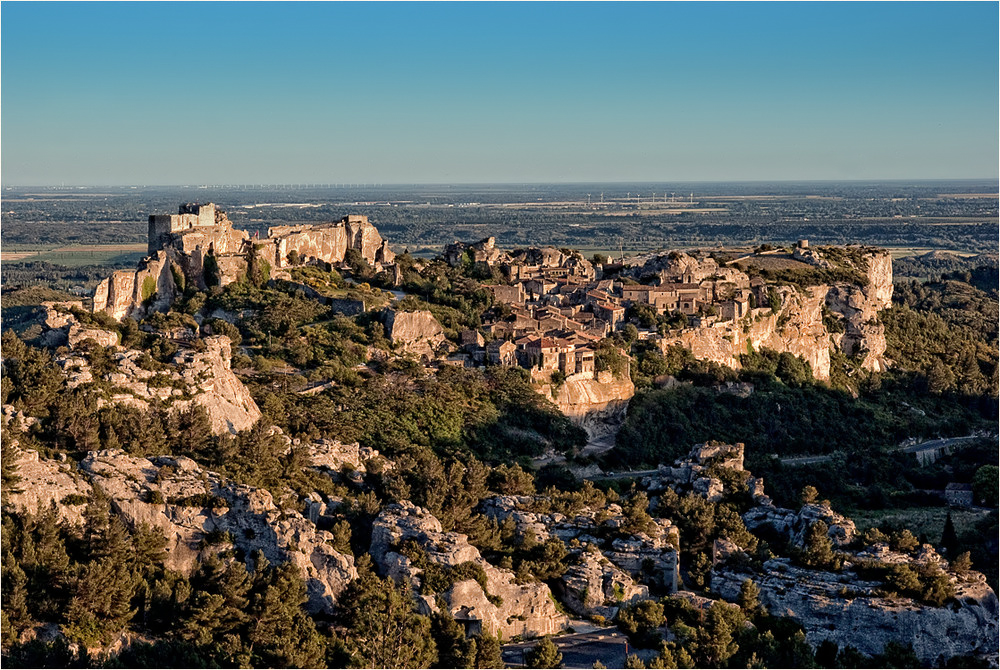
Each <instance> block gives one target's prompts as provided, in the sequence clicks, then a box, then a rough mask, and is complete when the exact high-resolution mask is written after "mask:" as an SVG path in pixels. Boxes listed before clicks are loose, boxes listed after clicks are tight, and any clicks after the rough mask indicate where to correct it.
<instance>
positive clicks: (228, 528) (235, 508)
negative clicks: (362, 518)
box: [80, 451, 357, 612]
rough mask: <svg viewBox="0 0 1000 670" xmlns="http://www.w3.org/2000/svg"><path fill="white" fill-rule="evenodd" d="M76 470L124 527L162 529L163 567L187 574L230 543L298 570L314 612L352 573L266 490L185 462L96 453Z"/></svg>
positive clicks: (329, 602)
mask: <svg viewBox="0 0 1000 670" xmlns="http://www.w3.org/2000/svg"><path fill="white" fill-rule="evenodd" d="M80 470H81V472H82V473H84V475H85V476H87V477H88V478H89V479H90V481H91V483H92V484H94V485H96V486H100V487H101V488H102V489H103V490H104V492H105V493H106V494H107V495H108V497H109V498H110V500H111V505H112V508H113V509H114V510H115V511H117V512H118V513H120V514H121V515H122V517H123V518H124V520H125V521H126V522H127V523H128V524H129V525H130V526H132V527H135V526H138V525H140V524H143V523H145V524H149V526H151V527H152V528H155V529H158V530H160V531H161V532H162V533H163V535H164V537H166V539H167V556H166V559H165V561H164V564H165V565H166V567H167V568H169V569H172V570H178V571H180V572H183V573H185V574H187V573H190V572H191V571H192V570H193V569H194V567H195V563H196V561H197V560H198V558H200V557H202V556H205V555H206V554H208V553H218V552H220V551H225V550H227V549H231V548H233V547H236V548H238V549H240V550H241V551H242V552H243V553H244V554H245V555H246V556H248V557H252V556H253V554H254V552H256V551H260V552H262V553H263V555H264V557H265V558H267V560H268V561H269V562H271V563H274V564H281V563H285V562H291V563H292V564H293V565H295V567H297V568H298V569H299V571H300V572H301V573H302V577H303V579H305V581H306V587H307V590H308V594H309V602H308V605H307V606H308V608H309V609H310V610H311V611H313V612H320V611H330V610H332V609H333V607H334V606H335V604H336V599H337V596H338V595H339V594H340V592H341V591H343V589H344V588H345V587H346V586H347V583H348V582H349V581H351V580H352V579H354V578H356V577H357V571H356V570H355V568H354V559H353V557H351V556H345V555H344V554H341V553H339V552H338V551H336V550H335V549H333V547H332V546H331V543H332V540H333V535H332V534H331V533H328V532H326V531H320V530H317V529H316V527H315V525H313V524H312V523H310V522H309V521H308V520H307V519H305V518H304V517H303V516H302V515H301V514H299V513H298V512H296V511H294V510H289V509H279V508H278V507H277V506H275V504H274V501H273V500H272V498H271V494H270V493H269V492H268V491H266V490H264V489H258V488H255V487H252V486H243V485H238V484H233V483H229V482H226V481H225V480H223V478H222V477H220V476H219V475H218V474H216V473H214V472H210V471H206V470H203V469H202V468H201V467H199V466H198V465H197V464H196V463H195V462H194V461H192V460H191V459H188V458H183V457H177V458H173V457H168V456H160V457H154V458H135V457H131V456H128V455H126V454H125V453H123V452H120V451H98V452H91V453H89V454H88V455H87V457H86V458H84V460H83V461H82V462H81V463H80Z"/></svg>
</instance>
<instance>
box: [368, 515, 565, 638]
mask: <svg viewBox="0 0 1000 670" xmlns="http://www.w3.org/2000/svg"><path fill="white" fill-rule="evenodd" d="M407 540H413V541H415V542H416V543H417V544H418V545H419V546H420V547H421V548H422V549H423V550H424V551H425V552H426V554H427V559H428V560H429V561H430V562H431V563H434V564H437V565H442V566H449V567H454V566H457V565H459V564H462V563H466V562H471V563H473V564H475V565H477V566H479V567H480V568H481V569H482V571H483V572H484V573H485V575H486V589H485V590H484V589H483V586H482V585H481V584H479V583H478V582H477V581H476V580H475V579H465V580H460V581H456V582H455V583H454V584H453V585H452V586H451V587H450V588H449V589H448V590H447V591H446V592H444V593H439V594H436V595H438V596H440V597H441V598H442V599H443V600H444V602H445V603H446V604H447V606H448V607H449V608H450V609H451V611H452V614H459V613H460V616H461V618H463V619H466V620H476V621H479V622H481V623H480V625H481V626H482V630H483V631H484V632H487V633H489V634H491V635H496V634H497V633H502V634H503V636H504V637H512V636H514V635H523V636H528V637H534V636H539V635H550V634H552V633H556V632H559V631H561V630H562V629H563V628H565V627H566V625H567V623H568V620H567V618H566V616H565V615H564V614H561V613H560V612H559V611H558V610H557V609H556V607H555V604H554V603H553V601H552V596H551V592H550V591H549V587H548V586H546V585H545V584H542V583H540V582H534V583H528V584H518V583H517V582H516V581H515V579H514V573H513V572H511V571H510V570H503V569H500V568H496V567H494V566H493V565H491V564H490V563H489V562H487V561H486V560H484V559H483V558H482V556H480V554H479V550H478V549H476V548H475V547H473V546H472V545H470V544H469V543H468V538H467V537H466V536H465V535H462V534H461V533H444V532H442V531H441V523H440V522H439V521H438V520H437V519H436V518H434V516H433V515H431V513H430V512H428V511H427V510H425V509H423V508H422V507H417V506H416V505H414V504H413V503H411V502H409V501H402V502H399V503H393V504H391V505H389V506H387V507H386V508H385V509H384V510H383V511H382V513H381V514H379V516H378V518H377V519H376V520H375V523H374V525H373V527H372V545H371V555H372V559H373V561H374V563H375V565H376V566H377V567H378V569H379V570H380V571H381V572H382V573H383V574H386V575H389V576H391V577H393V578H394V579H396V580H397V581H400V582H403V581H409V582H410V583H411V584H412V585H413V586H414V588H415V590H419V588H418V587H419V585H420V570H419V569H417V568H415V567H414V566H413V565H412V564H411V562H410V560H409V559H408V558H407V557H406V556H404V555H402V554H400V553H399V552H398V551H396V549H398V548H399V546H400V545H401V544H402V543H403V542H405V541H407ZM419 604H420V606H421V608H422V609H423V610H424V611H425V612H430V611H433V610H434V609H435V608H436V605H435V604H434V602H433V599H432V598H430V597H428V596H422V597H420V598H419Z"/></svg>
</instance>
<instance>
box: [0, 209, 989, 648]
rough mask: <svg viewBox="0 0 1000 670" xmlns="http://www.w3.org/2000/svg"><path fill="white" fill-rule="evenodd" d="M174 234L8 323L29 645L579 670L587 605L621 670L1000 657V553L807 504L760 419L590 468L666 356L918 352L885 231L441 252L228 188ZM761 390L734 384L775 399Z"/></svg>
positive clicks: (14, 585)
mask: <svg viewBox="0 0 1000 670" xmlns="http://www.w3.org/2000/svg"><path fill="white" fill-rule="evenodd" d="M148 230H149V241H148V255H147V257H146V258H145V259H144V260H143V261H142V262H141V263H140V264H139V266H138V267H137V268H136V269H135V270H121V271H117V272H115V273H114V274H112V275H111V276H110V277H109V278H107V279H106V280H104V281H103V282H101V283H100V284H99V285H98V287H97V290H96V292H95V294H94V296H93V300H92V303H91V304H90V305H89V307H90V309H87V307H88V305H86V304H85V303H84V302H83V301H77V302H72V303H71V302H58V301H50V302H46V303H45V304H44V305H42V308H41V313H40V319H41V323H40V326H39V329H38V336H37V337H36V338H34V339H33V340H32V341H30V342H24V341H21V340H20V339H17V338H16V337H14V336H13V335H7V334H5V336H4V338H5V339H4V346H5V351H4V371H5V372H4V374H5V377H4V388H5V391H4V405H3V416H4V420H3V423H4V431H5V432H4V449H5V452H4V464H5V471H4V503H3V504H4V508H5V514H7V513H10V514H12V515H15V517H16V518H15V520H12V521H9V522H8V521H5V543H7V542H8V539H7V538H8V537H11V538H14V539H12V540H11V541H10V548H6V546H5V550H4V551H5V568H4V569H5V577H4V581H5V589H7V588H8V585H10V586H9V589H10V593H11V595H10V597H9V598H8V596H7V595H5V602H4V614H5V620H4V621H5V622H4V639H5V642H4V644H5V645H7V648H10V645H12V644H15V643H16V644H15V646H17V645H20V646H17V648H18V649H19V650H20V651H19V652H18V653H22V654H25V656H23V657H19V658H23V659H27V660H25V663H27V664H29V665H30V661H31V659H35V660H37V659H38V658H40V657H32V656H29V655H27V654H29V653H35V652H32V651H31V650H32V649H35V647H30V646H29V645H31V644H36V645H37V644H42V645H50V646H49V647H46V649H49V651H50V652H51V650H52V649H56V647H55V646H51V645H59V644H62V645H64V646H63V647H60V649H65V650H67V651H66V652H65V653H67V654H70V653H73V654H79V653H81V651H88V652H89V653H90V654H91V655H92V656H93V657H95V658H96V657H101V658H111V657H112V655H114V654H121V656H120V658H121V659H126V660H124V661H121V662H123V663H124V664H125V665H128V664H129V659H131V660H132V661H134V662H135V663H138V662H139V660H141V659H142V658H146V657H141V658H140V656H138V654H150V656H149V658H156V656H155V654H157V653H161V654H167V655H170V654H172V653H175V652H176V653H180V652H183V653H185V654H189V656H185V657H184V658H185V659H187V661H185V662H189V663H192V664H202V663H206V664H207V663H217V664H243V665H270V666H285V665H291V666H299V667H319V666H322V665H327V666H329V667H347V666H350V667H426V666H429V665H432V664H437V665H440V666H441V667H503V666H504V665H505V664H510V665H524V664H526V663H527V664H528V665H530V666H531V667H552V666H556V665H558V663H559V660H558V658H557V657H556V656H555V654H556V651H554V650H555V649H556V647H555V645H553V644H552V643H551V642H550V641H549V640H548V638H547V637H546V636H552V635H559V636H566V637H563V638H557V639H562V640H564V641H563V642H562V643H561V644H564V645H565V644H567V643H566V642H565V640H566V639H569V638H572V637H573V636H574V635H578V634H586V633H587V631H596V633H595V635H597V634H600V636H602V637H600V640H603V642H602V643H601V644H596V645H595V646H594V647H593V650H592V651H590V652H587V653H589V654H590V655H589V656H586V665H587V666H589V665H591V664H593V663H594V662H596V661H600V662H602V663H605V664H610V667H622V665H623V664H625V663H628V664H629V665H628V666H627V667H694V666H695V665H697V666H698V667H702V666H704V667H719V666H726V667H730V666H732V667H749V666H752V667H756V666H757V665H760V664H764V663H767V664H770V665H771V666H778V667H781V666H787V667H792V666H795V665H798V664H803V667H804V666H806V665H809V666H810V667H811V665H812V664H817V665H822V664H825V665H826V666H830V667H833V666H837V667H850V666H851V664H858V663H869V664H879V663H883V664H889V663H897V662H899V663H903V664H907V663H908V664H911V665H914V664H922V665H934V664H937V665H941V664H945V663H948V662H949V660H950V659H957V662H969V663H983V662H985V663H994V664H995V663H996V658H997V656H996V655H997V646H996V638H997V632H998V613H997V599H996V595H995V593H994V591H993V589H992V588H991V587H990V586H989V584H988V583H987V579H986V577H985V576H984V575H983V574H981V573H980V572H978V571H976V570H974V569H972V567H971V563H970V560H971V559H970V558H969V554H968V553H965V554H962V553H960V552H957V551H955V550H954V547H951V548H945V549H941V548H940V547H937V548H936V547H935V546H933V544H932V543H931V542H930V541H923V540H927V538H918V537H916V536H915V535H914V534H913V533H911V532H910V531H909V530H906V529H890V530H887V531H886V532H882V531H881V530H879V528H877V527H872V528H869V529H868V530H866V531H863V532H862V531H859V530H858V528H857V527H856V525H855V523H854V521H852V520H851V519H850V518H847V517H846V516H844V515H843V514H840V513H838V512H837V511H835V510H834V508H833V505H832V504H831V503H830V502H829V501H827V500H822V499H820V498H819V497H818V495H817V491H816V489H815V488H813V487H812V486H808V487H805V488H804V489H803V490H802V494H801V500H799V501H798V502H797V503H790V502H788V501H785V502H775V500H773V499H772V497H771V496H772V495H773V493H770V492H769V489H768V485H766V483H765V481H764V480H763V479H762V478H761V477H757V476H755V475H754V474H752V473H751V472H750V471H749V470H748V467H747V465H746V460H747V459H748V458H749V457H750V454H749V453H748V452H749V447H746V446H745V445H744V444H743V443H740V442H735V441H730V442H723V441H718V440H709V441H700V440H699V441H698V442H694V441H692V442H688V443H687V444H685V445H684V449H683V452H682V453H680V454H679V455H678V456H677V457H676V458H675V457H670V458H667V457H660V458H659V459H658V461H657V462H656V463H654V464H653V467H652V469H649V470H645V471H642V472H636V473H632V474H630V473H620V474H618V475H616V474H614V473H612V472H605V471H604V470H602V469H601V468H600V467H598V465H597V463H596V462H589V463H582V459H583V457H584V456H585V455H586V454H588V451H589V453H590V454H600V453H606V452H607V453H612V454H613V453H614V451H615V450H616V449H622V448H626V447H629V446H632V445H628V444H624V443H622V442H619V443H618V445H616V444H615V435H616V433H617V432H618V431H619V430H620V429H621V428H622V424H623V422H624V421H625V420H626V418H627V416H628V412H629V405H630V401H631V400H632V399H633V397H634V396H636V383H635V382H634V381H633V377H634V375H633V372H634V369H633V366H637V365H639V364H640V363H639V362H637V361H647V360H649V359H642V358H640V356H639V355H638V354H637V352H646V353H647V354H648V355H649V356H650V357H651V358H655V359H656V360H658V361H664V360H666V357H668V356H674V357H675V358H683V360H685V361H694V362H695V363H697V364H698V365H702V366H704V369H706V370H710V371H711V370H722V369H730V370H731V369H738V368H739V367H740V366H741V365H742V364H744V362H745V361H747V360H750V359H748V356H752V355H755V354H759V355H760V356H761V357H764V358H765V359H766V357H767V356H773V357H774V360H776V361H778V363H777V364H776V366H777V367H776V369H777V371H778V372H780V373H781V374H783V375H785V374H787V375H791V374H795V375H798V377H797V379H798V380H799V381H798V382H797V383H805V382H804V381H802V380H807V381H808V382H809V383H812V382H813V381H815V380H819V381H820V382H822V383H825V382H827V381H829V380H830V379H831V377H832V375H833V367H832V363H831V361H832V360H833V359H837V360H839V361H841V363H840V364H841V365H844V364H847V365H850V366H852V368H851V369H852V370H853V371H856V372H857V374H858V375H862V374H869V373H871V374H877V373H880V372H882V371H885V370H886V369H887V368H889V366H890V364H891V361H889V360H888V359H887V357H886V355H885V352H886V335H885V326H884V324H883V323H882V322H881V321H880V319H879V313H880V311H881V310H884V309H885V308H887V307H889V306H890V304H891V299H892V293H893V284H892V263H891V260H890V257H889V255H888V253H887V252H885V251H884V250H881V249H875V248H869V247H813V246H811V245H810V244H809V242H808V241H806V240H800V241H798V242H797V243H796V244H795V245H794V246H792V247H791V248H773V247H761V248H758V249H754V250H742V251H725V250H714V251H711V252H697V251H691V252H682V251H670V252H664V253H655V254H648V255H643V256H634V257H631V258H619V259H617V260H614V259H610V258H607V257H599V256H595V257H593V258H591V259H586V258H584V257H583V256H582V255H581V254H580V253H578V252H575V251H573V250H569V249H556V248H551V247H545V248H527V249H513V250H509V251H507V250H503V249H500V248H498V247H497V246H496V242H495V240H494V239H493V238H487V239H484V240H482V241H479V242H474V243H463V242H455V243H453V244H450V245H448V246H446V247H445V248H444V249H443V251H442V253H441V254H440V256H439V257H437V258H433V259H426V258H414V257H413V256H411V255H410V254H409V253H407V252H405V251H401V252H398V253H397V252H394V251H393V250H392V249H391V248H390V245H389V243H388V241H387V240H385V239H383V238H382V236H381V235H380V233H379V231H378V230H377V229H376V227H375V226H374V225H372V224H371V223H370V222H369V221H368V220H367V219H366V218H365V217H363V216H356V215H348V216H345V217H343V218H342V219H341V220H339V221H335V222H329V223H322V224H316V225H295V226H277V227H271V228H270V229H269V230H268V231H267V234H266V236H264V237H260V236H257V235H254V236H251V235H250V234H248V233H247V232H246V231H241V230H238V229H236V228H234V227H233V225H232V223H231V222H230V221H229V219H228V218H227V216H226V214H225V212H223V211H222V210H221V209H220V208H218V207H216V206H215V205H213V204H186V205H182V206H181V207H180V209H179V212H178V214H172V215H162V216H161V215H153V216H150V217H149V228H148ZM397 251H398V250H397ZM650 352H652V353H650ZM279 356H280V357H281V358H280V361H279ZM767 360H771V359H767ZM845 361H846V363H844V362H845ZM712 366H715V367H714V368H713V367H712ZM781 366H784V367H781ZM787 378H789V379H790V378H791V377H787ZM646 383H647V386H648V387H649V388H650V389H659V390H669V389H670V388H674V387H676V386H678V385H679V384H680V382H678V380H677V379H676V378H675V377H674V376H673V375H672V374H666V373H662V374H654V375H652V377H651V379H649V380H648V381H647V382H646ZM727 383H728V384H729V385H728V386H727V385H726V383H723V381H719V382H718V383H715V384H714V385H713V386H712V387H711V388H710V390H709V391H706V393H718V394H732V395H733V396H739V395H740V394H742V396H741V397H743V396H749V395H751V394H752V393H754V389H753V386H752V385H751V384H743V385H742V386H740V385H739V384H734V383H732V382H727ZM824 388H826V387H824ZM844 395H845V398H848V397H849V394H844ZM638 398H639V396H636V399H638ZM838 402H849V400H846V399H844V398H840V399H838ZM779 409H780V408H779ZM668 426H669V427H668V428H667V429H666V430H678V431H679V430H680V429H681V427H679V424H678V422H676V421H675V422H673V423H670V424H668ZM631 434H633V435H634V434H636V433H635V430H634V426H633V432H632V433H631ZM571 461H573V462H571ZM559 463H561V464H562V465H559ZM564 466H565V467H564ZM570 466H572V467H570ZM560 468H562V469H560ZM755 469H756V467H755ZM623 474H624V476H623ZM560 477H562V479H560ZM602 487H603V488H602ZM970 495H971V493H970ZM12 518H14V517H12ZM7 528H9V532H10V535H8V534H7V533H8V530H6V529H7ZM46 529H48V530H46ZM36 545H37V546H40V547H44V548H45V550H44V551H38V552H36V550H35V546H36ZM60 547H61V549H60ZM939 549H940V550H939ZM67 552H68V553H67ZM116 552H117V553H116ZM949 552H950V553H949ZM126 554H127V556H128V558H122V556H125V555H126ZM70 556H72V559H71V558H70ZM63 557H65V559H64V558H63ZM88 561H89V562H88ZM8 565H10V566H14V567H10V568H8V567H7V566H8ZM84 565H89V566H90V567H86V568H84V567H80V566H84ZM70 566H73V567H70ZM15 567H16V570H15ZM53 584H54V585H55V586H52V585H53ZM101 585H104V586H101ZM109 585H113V588H112V586H109ZM102 590H103V595H100V596H99V595H98V594H101V593H102ZM35 592H38V593H42V592H44V595H43V596H39V597H38V598H36V600H37V602H33V601H32V600H31V599H30V598H28V594H32V593H35ZM5 593H7V591H5ZM161 612H166V613H167V614H161ZM269 627H270V628H269ZM274 630H277V631H280V632H281V635H283V636H285V637H281V636H278V638H280V639H278V638H275V637H272V636H270V634H269V633H268V632H267V631H272V632H273V631H274ZM373 631H374V632H373ZM380 631H382V632H380ZM275 635H277V634H275ZM380 636H381V637H380ZM386 636H395V637H393V638H392V639H395V640H399V641H401V642H400V643H399V644H395V643H394V644H391V645H386V644H384V642H385V639H387V638H386ZM536 638H543V639H544V640H545V641H544V642H538V641H537V640H536ZM148 640H154V642H153V643H148ZM626 641H627V644H626ZM518 644H522V645H527V646H525V647H524V648H519V647H517V645H518ZM143 645H147V646H143ZM157 645H162V646H157ZM546 645H550V646H546ZM630 645H631V646H630ZM178 650H179V651H178ZM632 650H634V651H635V652H636V653H635V654H631V651H632ZM38 653H41V652H38ZM51 653H54V652H51ZM129 654H134V655H135V656H129ZM545 654H549V655H548V656H545ZM831 654H832V655H831ZM102 655H103V656H102ZM512 655H513V656H512ZM518 655H519V656H518ZM136 659H139V660H136ZM900 659H903V660H900Z"/></svg>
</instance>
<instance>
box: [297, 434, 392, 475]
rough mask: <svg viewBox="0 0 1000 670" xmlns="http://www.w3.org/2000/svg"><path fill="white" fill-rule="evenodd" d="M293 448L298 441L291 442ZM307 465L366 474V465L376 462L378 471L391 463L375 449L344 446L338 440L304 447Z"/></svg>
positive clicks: (317, 442) (324, 441) (320, 441)
mask: <svg viewBox="0 0 1000 670" xmlns="http://www.w3.org/2000/svg"><path fill="white" fill-rule="evenodd" d="M292 445H293V446H298V445H299V441H298V440H293V441H292ZM304 447H305V450H306V454H307V456H308V458H309V463H310V464H311V465H312V466H313V467H314V468H320V469H326V470H330V471H333V472H340V471H341V470H344V469H347V468H349V469H351V470H354V471H357V472H361V473H364V472H366V466H365V464H366V463H369V464H370V463H371V462H373V461H374V462H376V463H377V464H378V466H377V467H379V469H380V470H384V469H387V468H388V467H391V465H392V463H391V461H389V460H388V459H386V458H383V457H382V456H381V454H379V452H378V450H377V449H372V448H371V447H362V446H361V445H360V444H358V443H357V442H354V443H352V444H344V443H342V442H340V441H338V440H328V439H320V440H316V441H315V442H309V443H307V444H305V445H304Z"/></svg>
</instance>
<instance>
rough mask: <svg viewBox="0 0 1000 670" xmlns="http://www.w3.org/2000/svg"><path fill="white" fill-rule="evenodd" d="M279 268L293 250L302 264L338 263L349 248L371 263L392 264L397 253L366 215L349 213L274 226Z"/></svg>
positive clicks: (273, 242)
mask: <svg viewBox="0 0 1000 670" xmlns="http://www.w3.org/2000/svg"><path fill="white" fill-rule="evenodd" d="M267 236H268V241H269V242H270V243H271V245H272V246H271V249H273V252H272V254H273V256H272V257H273V264H274V267H276V268H283V267H286V266H288V265H289V264H290V263H289V260H288V258H289V255H290V254H291V253H292V252H293V251H294V252H295V255H296V256H298V259H299V260H298V262H299V263H315V262H317V261H319V262H324V263H331V264H334V265H336V264H339V263H342V262H343V261H344V258H345V257H346V255H347V250H348V249H354V250H356V251H358V252H359V253H360V254H361V256H362V258H364V259H365V260H366V261H367V262H368V263H371V264H374V263H391V262H392V261H393V260H394V258H395V254H393V253H392V250H391V249H390V248H389V244H388V242H386V241H385V240H383V239H382V236H381V235H379V232H378V229H377V228H375V226H373V225H372V224H371V223H369V222H368V217H367V216H360V215H350V216H345V217H344V218H343V219H341V220H340V221H336V222H333V223H322V224H318V225H300V226H272V227H271V228H269V229H268V231H267Z"/></svg>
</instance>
